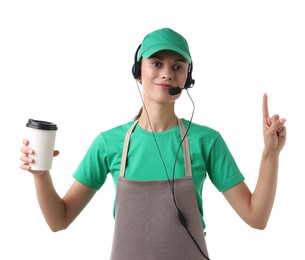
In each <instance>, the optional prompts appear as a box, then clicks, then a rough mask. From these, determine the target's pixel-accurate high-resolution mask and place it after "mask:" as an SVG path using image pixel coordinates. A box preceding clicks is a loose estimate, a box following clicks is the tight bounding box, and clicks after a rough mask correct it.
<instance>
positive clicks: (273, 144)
mask: <svg viewBox="0 0 305 260" xmlns="http://www.w3.org/2000/svg"><path fill="white" fill-rule="evenodd" d="M285 121H286V120H285V119H280V118H279V116H278V115H274V116H272V117H271V118H270V117H269V112H268V99H267V95H266V94H264V97H263V134H264V144H265V147H264V150H263V153H262V158H261V164H260V168H259V176H258V180H257V184H256V187H255V189H254V191H253V193H251V192H250V190H249V188H248V187H247V185H246V184H245V182H241V183H239V184H237V185H236V186H234V187H232V188H231V189H229V190H227V191H225V192H224V193H223V194H224V196H225V198H226V199H227V200H228V202H229V203H230V204H231V206H232V207H233V208H234V210H235V211H236V212H237V214H238V215H239V216H240V217H241V218H242V219H243V220H244V221H245V222H246V223H247V224H249V225H250V226H252V227H254V228H258V229H264V228H265V227H266V225H267V223H268V220H269V217H270V214H271V210H272V207H273V203H274V199H275V194H276V187H277V177H278V176H277V175H278V167H279V155H280V151H281V150H282V148H283V147H284V145H285V142H286V127H285V126H284V124H285Z"/></svg>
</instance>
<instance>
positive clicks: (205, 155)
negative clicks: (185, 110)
mask: <svg viewBox="0 0 305 260" xmlns="http://www.w3.org/2000/svg"><path fill="white" fill-rule="evenodd" d="M192 68H193V64H192V58H191V55H190V51H189V47H188V44H187V41H186V40H185V39H184V38H183V36H181V35H180V34H178V33H177V32H175V31H173V30H171V29H169V28H162V29H159V30H156V31H153V32H151V33H150V34H148V35H147V36H146V37H145V38H144V39H143V42H142V44H141V45H140V46H139V48H138V50H137V52H136V55H135V63H134V65H133V68H132V73H133V76H134V78H135V79H136V81H137V84H138V83H140V84H141V85H142V92H143V99H142V101H143V107H142V109H141V110H140V112H139V114H138V115H137V116H136V118H135V120H133V121H132V122H128V123H126V124H124V125H120V126H117V127H115V128H113V129H110V130H108V131H105V132H102V133H101V134H99V135H98V136H97V137H96V139H95V140H94V141H93V143H92V145H91V146H90V148H89V149H88V151H87V153H86V155H85V156H84V158H83V160H82V162H81V163H80V164H79V166H78V168H77V170H76V172H75V173H74V178H75V182H74V183H73V184H72V185H71V187H70V188H69V190H68V191H67V193H66V194H65V195H64V197H63V198H61V197H60V196H59V195H58V194H57V192H56V190H55V188H54V187H53V184H52V179H51V175H50V172H49V171H32V170H31V166H30V165H31V164H32V163H34V160H33V158H32V157H31V155H33V154H34V153H35V151H33V149H31V145H30V144H31V143H30V142H31V140H27V139H25V140H24V142H23V144H24V146H23V147H22V148H21V151H22V153H23V155H22V156H21V161H22V164H21V168H22V169H23V170H27V171H29V172H31V173H32V174H33V176H34V180H35V186H36V190H37V196H38V201H39V204H40V207H41V210H42V212H43V215H44V217H45V220H46V222H47V223H48V225H49V226H50V228H51V230H53V231H59V230H63V229H65V228H67V227H68V226H69V225H70V224H71V223H72V222H73V220H74V219H75V218H76V217H77V216H78V214H79V213H80V212H81V211H82V210H83V209H84V208H85V206H86V205H87V203H88V202H89V201H90V200H91V199H92V197H93V196H94V194H95V193H96V191H97V190H98V189H100V188H101V187H102V185H103V183H104V182H105V180H106V176H107V174H108V173H111V175H112V177H113V180H114V183H115V186H116V191H117V196H116V199H115V206H116V207H115V221H116V222H115V230H114V237H113V246H112V254H111V257H110V258H111V259H113V260H116V259H124V260H125V259H126V260H128V259H132V260H137V259H139V260H144V259H158V260H159V259H177V260H179V259H209V257H208V251H207V247H206V243H205V236H204V228H205V222H204V219H203V209H202V198H201V192H202V186H203V183H204V180H205V178H206V176H208V177H209V178H210V179H211V181H212V182H213V184H214V185H215V186H216V188H217V189H218V190H219V191H221V192H222V193H223V194H224V196H225V198H226V199H227V200H228V202H229V203H230V205H231V206H232V207H233V209H234V210H235V211H236V212H237V214H238V215H239V216H240V217H241V219H243V220H244V221H245V222H246V223H247V224H249V225H250V226H251V227H253V228H257V229H263V228H265V226H266V224H267V222H268V219H269V216H270V213H271V210H272V206H273V202H274V197H275V192H276V185H277V174H278V164H279V154H280V152H281V150H282V148H283V147H284V145H285V140H286V127H285V125H284V124H285V119H281V118H280V117H279V116H278V115H273V116H272V117H270V116H269V114H268V104H267V96H266V95H264V97H263V135H264V144H265V146H264V149H263V152H262V158H261V165H260V170H259V176H258V181H257V185H256V187H255V190H254V191H253V193H252V192H251V191H250V190H249V188H248V187H247V185H246V183H245V182H244V176H243V175H242V173H241V172H240V171H239V169H238V167H237V165H236V163H235V161H234V158H233V157H232V155H231V153H230V151H229V149H228V148H227V146H226V144H225V141H224V140H223V138H222V136H221V135H220V134H219V133H218V132H217V131H216V130H214V129H211V128H209V127H206V126H202V125H198V124H195V123H193V122H191V121H188V120H185V119H180V118H178V117H177V115H176V114H175V101H176V100H177V99H178V98H179V96H180V93H181V90H182V89H187V88H188V87H190V86H191V85H192V84H194V80H193V79H192ZM58 154H59V152H58V151H54V156H57V155H58Z"/></svg>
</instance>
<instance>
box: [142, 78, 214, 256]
mask: <svg viewBox="0 0 305 260" xmlns="http://www.w3.org/2000/svg"><path fill="white" fill-rule="evenodd" d="M136 84H137V88H138V91H139V94H140V97H141V100H142V104H143V108H144V110H145V113H146V115H147V119H148V123H149V126H150V129H151V132H152V135H153V138H154V141H155V143H156V146H157V149H158V153H159V155H160V158H161V161H162V164H163V167H164V170H165V173H166V177H167V181H168V183H169V187H170V189H171V193H172V196H173V201H174V204H175V206H176V208H177V211H178V218H179V221H180V222H181V224H182V225H183V226H184V228H185V229H186V231H187V232H188V234H189V236H190V237H191V238H192V240H193V241H194V243H195V245H196V246H197V247H198V249H199V251H200V252H201V254H202V255H203V257H204V258H205V259H207V260H211V259H210V258H209V257H208V256H206V255H205V253H204V252H203V251H202V249H201V248H200V246H199V244H198V243H197V241H196V239H195V238H194V237H193V235H192V234H191V232H190V231H189V229H188V227H187V223H186V220H185V217H184V215H183V213H182V211H181V210H180V208H179V207H178V205H177V201H176V197H175V170H176V164H177V160H178V154H179V151H180V149H181V146H182V144H183V141H184V139H185V138H186V136H187V134H188V132H189V130H190V126H191V123H192V120H193V117H194V112H195V103H194V101H193V99H192V98H191V96H190V94H189V92H188V89H185V90H186V92H187V94H188V96H189V98H190V100H191V102H192V104H193V110H192V115H191V118H190V120H189V124H188V126H187V129H186V132H185V134H184V136H183V137H182V140H181V142H180V144H179V147H178V149H177V152H176V156H175V161H174V165H173V173H172V183H171V181H170V178H169V175H168V172H167V169H166V165H165V162H164V159H163V156H162V154H161V150H160V147H159V144H158V142H157V139H156V136H155V133H154V130H153V127H152V124H151V121H150V118H149V115H148V111H147V109H146V106H145V103H144V100H143V97H142V94H141V90H140V88H139V84H138V81H137V80H136Z"/></svg>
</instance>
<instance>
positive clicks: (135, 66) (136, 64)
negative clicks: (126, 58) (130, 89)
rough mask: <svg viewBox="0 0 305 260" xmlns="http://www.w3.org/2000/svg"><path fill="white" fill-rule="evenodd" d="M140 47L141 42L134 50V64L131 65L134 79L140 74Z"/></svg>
mask: <svg viewBox="0 0 305 260" xmlns="http://www.w3.org/2000/svg"><path fill="white" fill-rule="evenodd" d="M140 48H141V44H140V45H139V47H138V48H137V50H136V53H135V55H134V64H133V66H132V70H131V72H132V75H133V77H134V78H135V79H138V78H139V77H140V76H141V61H138V60H137V58H138V52H139V50H140Z"/></svg>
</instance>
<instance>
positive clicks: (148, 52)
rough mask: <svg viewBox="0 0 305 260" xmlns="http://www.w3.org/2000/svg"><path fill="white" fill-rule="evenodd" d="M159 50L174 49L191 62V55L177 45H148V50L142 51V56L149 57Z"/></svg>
mask: <svg viewBox="0 0 305 260" xmlns="http://www.w3.org/2000/svg"><path fill="white" fill-rule="evenodd" d="M159 51H174V52H177V53H179V54H180V55H181V56H183V57H184V58H185V59H186V61H187V62H189V63H191V62H192V59H191V57H190V56H189V55H188V54H187V52H185V51H184V50H183V49H181V48H179V47H178V46H173V45H172V44H170V45H159V46H153V47H150V48H149V49H148V50H146V51H145V52H143V53H142V57H143V58H146V59H147V58H150V57H151V56H152V55H153V54H155V53H156V52H159Z"/></svg>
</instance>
